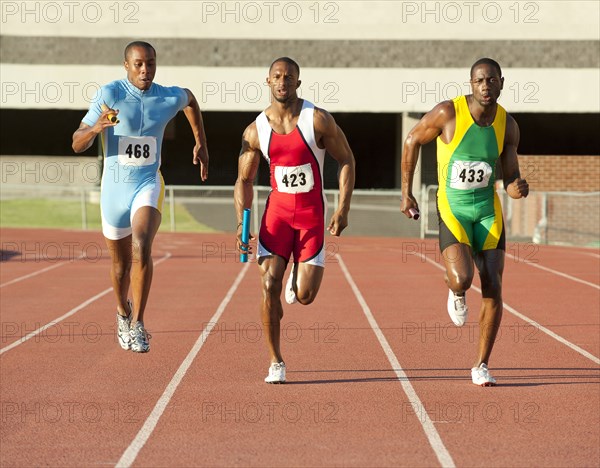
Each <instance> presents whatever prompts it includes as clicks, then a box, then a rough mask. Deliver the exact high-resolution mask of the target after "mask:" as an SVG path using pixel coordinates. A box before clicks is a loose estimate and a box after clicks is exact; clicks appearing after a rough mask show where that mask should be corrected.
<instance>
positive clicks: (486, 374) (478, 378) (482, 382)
mask: <svg viewBox="0 0 600 468" xmlns="http://www.w3.org/2000/svg"><path fill="white" fill-rule="evenodd" d="M471 379H473V383H474V384H475V385H479V386H481V387H493V386H494V385H496V379H495V378H494V377H492V374H490V371H489V370H488V367H487V364H485V363H483V364H480V365H479V367H473V368H472V369H471Z"/></svg>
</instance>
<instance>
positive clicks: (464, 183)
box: [450, 161, 492, 190]
mask: <svg viewBox="0 0 600 468" xmlns="http://www.w3.org/2000/svg"><path fill="white" fill-rule="evenodd" d="M491 175H492V166H490V165H489V164H488V163H486V162H485V161H454V163H453V164H452V170H451V171H450V187H451V188H453V189H458V190H469V189H476V188H483V187H487V186H488V183H489V181H490V176H491Z"/></svg>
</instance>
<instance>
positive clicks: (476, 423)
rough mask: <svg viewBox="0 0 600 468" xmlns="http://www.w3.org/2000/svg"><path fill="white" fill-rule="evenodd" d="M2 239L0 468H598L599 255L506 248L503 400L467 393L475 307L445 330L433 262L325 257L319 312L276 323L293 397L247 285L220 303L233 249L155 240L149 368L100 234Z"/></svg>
mask: <svg viewBox="0 0 600 468" xmlns="http://www.w3.org/2000/svg"><path fill="white" fill-rule="evenodd" d="M0 235H1V242H2V250H3V251H5V252H4V253H3V254H4V255H3V262H2V264H1V266H2V268H1V269H0V270H1V271H0V288H1V289H0V301H1V325H2V336H1V341H0V353H2V354H1V356H0V376H1V382H0V400H1V421H2V424H1V430H0V437H1V438H0V447H1V448H0V464H1V465H2V466H32V465H51V466H57V465H60V466H93V465H112V466H114V465H116V464H117V463H118V462H119V460H120V461H121V464H123V465H128V464H133V466H235V465H239V466H258V465H261V466H265V465H266V466H439V465H440V464H441V462H440V460H441V461H442V462H443V463H445V464H447V465H452V464H454V465H456V466H481V465H485V466H598V465H599V464H600V449H599V447H600V429H599V425H598V421H599V416H600V389H599V386H598V384H599V383H600V372H599V366H598V362H599V361H598V356H600V334H599V327H600V317H599V313H600V290H599V288H598V285H599V284H600V256H599V255H598V250H597V249H596V250H593V249H569V248H565V247H539V246H533V245H527V244H515V245H511V246H510V247H509V249H508V253H509V254H511V255H513V256H514V257H515V258H511V257H507V259H506V267H505V281H504V301H505V304H506V305H507V306H508V307H506V308H505V312H504V314H505V315H504V319H503V326H502V330H501V335H500V336H499V338H498V340H497V344H496V347H495V349H494V353H493V355H492V360H491V362H490V368H491V370H492V373H493V375H494V376H495V377H496V379H497V380H498V383H499V385H498V386H497V387H493V388H479V387H476V386H474V385H472V384H471V383H470V373H469V369H470V367H471V365H472V363H473V361H474V359H475V353H476V343H477V337H478V327H477V323H476V320H477V310H478V308H479V306H480V298H479V294H478V293H477V292H476V291H475V290H471V291H470V292H469V293H468V303H469V306H470V309H471V316H470V320H469V322H468V323H467V324H466V325H465V327H463V328H460V329H459V328H456V327H454V326H452V325H451V324H450V321H449V319H448V317H447V315H446V312H445V300H446V294H447V292H446V289H445V285H444V283H443V279H442V272H441V271H440V270H439V269H438V268H437V267H436V266H435V265H434V263H436V262H439V254H438V253H437V251H436V247H435V244H434V242H432V241H429V240H428V241H423V240H419V239H414V240H411V239H372V238H369V239H359V238H342V239H339V240H337V239H336V240H333V239H331V238H329V242H330V244H329V250H330V252H331V255H330V257H329V261H328V264H327V268H326V274H325V279H324V282H323V286H322V289H321V292H320V294H319V297H318V299H317V301H316V302H315V304H313V305H311V306H309V307H302V306H298V305H295V306H288V305H285V306H284V310H285V316H284V321H283V328H284V335H283V345H282V347H283V353H284V357H285V359H286V363H287V366H288V384H286V385H279V386H275V385H272V386H271V385H266V384H264V383H263V378H264V376H265V374H266V370H267V367H268V358H267V352H266V346H265V343H264V337H263V336H262V331H261V327H260V320H259V314H258V304H259V298H260V290H259V279H258V271H257V267H256V265H255V264H250V265H249V269H248V270H246V271H245V273H242V274H243V278H242V279H241V282H240V284H239V287H237V288H235V290H234V288H232V285H233V284H234V281H235V279H236V277H238V275H240V272H241V271H242V270H243V269H244V268H245V267H244V266H243V265H242V264H240V263H238V262H237V260H236V258H237V256H236V255H235V254H234V253H233V238H232V236H231V235H229V236H227V235H192V234H160V235H159V236H158V238H157V240H156V242H155V251H154V260H155V262H157V263H158V261H159V260H160V259H163V260H162V261H161V263H160V264H158V265H157V266H156V268H155V273H154V275H155V276H154V283H153V288H152V293H151V296H150V301H149V306H148V310H147V317H146V325H147V327H148V329H149V330H150V332H151V333H152V335H153V338H152V341H151V344H152V350H151V352H150V353H148V354H146V355H138V354H134V353H132V352H125V351H122V350H121V349H120V347H119V346H118V344H117V342H116V338H115V326H114V310H115V303H114V299H113V293H112V291H110V292H106V293H104V295H100V294H101V293H103V292H105V291H106V290H107V289H108V288H109V287H110V283H109V278H108V268H109V262H108V255H107V252H106V249H105V248H104V244H103V241H102V238H101V236H100V235H99V234H98V233H85V232H76V231H58V230H54V231H53V230H15V229H3V230H1V231H0ZM82 252H83V253H84V254H86V255H87V257H84V258H79V257H80V255H81V254H82ZM336 253H337V254H338V255H339V257H337V256H336V255H335V254H336ZM168 254H170V255H171V256H170V257H169V256H168ZM423 256H424V257H426V258H428V259H429V260H431V261H426V260H425V259H424V258H423ZM519 259H520V260H519ZM527 262H528V263H527ZM58 264H60V265H59V266H56V267H54V268H52V269H49V270H44V269H46V268H48V267H50V266H53V265H58ZM343 265H345V267H346V268H347V270H348V272H349V274H350V275H351V281H353V282H354V283H355V285H356V289H353V287H352V285H351V283H350V282H349V280H348V278H347V277H346V276H345V274H344V271H343V268H342V266H343ZM539 267H543V268H539ZM550 270H553V271H550ZM33 273H38V274H35V275H31V274H33ZM559 274H562V275H568V276H569V277H566V276H560V275H559ZM27 275H31V276H27ZM577 279H579V280H581V281H583V282H581V281H579V282H578V281H577ZM587 283H591V284H587ZM3 285H4V286H3ZM478 285H479V283H478V281H477V280H476V281H475V286H478ZM594 285H595V287H594ZM230 288H231V291H232V294H231V297H230V300H229V301H228V299H229V298H228V299H226V296H227V294H228V291H230ZM98 295H99V296H98ZM95 296H98V297H97V298H96V299H95V300H94V301H91V302H90V301H89V300H90V299H91V298H93V297H95ZM357 297H360V298H362V299H364V303H363V304H362V305H361V303H360V302H359V299H357ZM86 301H88V304H87V305H83V304H85V303H86ZM220 306H221V309H219V307H220ZM363 306H365V307H367V308H368V309H367V310H366V312H365V310H364V308H363ZM223 307H224V308H223ZM509 309H510V310H513V311H515V312H516V313H517V314H522V315H523V316H526V317H528V318H529V319H530V320H533V321H534V322H535V323H538V324H540V325H541V326H543V327H545V328H546V329H548V330H549V332H550V333H551V332H553V333H555V334H557V335H559V337H562V338H563V339H565V340H567V341H568V343H570V344H571V346H569V345H568V344H565V343H563V342H560V341H558V340H557V339H556V338H555V337H552V336H550V335H549V334H548V333H546V332H545V331H544V330H543V329H542V328H540V327H538V326H535V325H531V324H530V323H528V322H526V321H524V320H523V319H522V318H519V317H518V316H517V315H514V314H513V313H511V311H510V310H509ZM218 310H220V313H221V312H222V315H220V316H219V317H218V318H219V319H218V321H217V322H216V323H210V322H211V320H212V319H213V317H214V316H215V313H216V312H217V311H218ZM369 311H370V313H371V314H372V315H373V318H374V320H375V321H376V322H377V325H378V326H379V329H380V330H381V333H382V334H383V337H384V338H383V339H384V340H387V343H389V349H388V351H387V355H386V352H384V349H383V348H382V345H381V344H380V341H379V340H378V338H377V335H376V333H375V332H374V330H373V328H372V326H371V324H370V323H369V320H368V319H367V315H366V314H368V313H369ZM67 312H72V314H71V315H70V316H69V317H67V318H64V320H62V321H60V322H56V323H53V322H54V321H55V320H56V319H57V318H59V317H61V316H63V315H64V314H65V313H67ZM47 324H50V326H49V327H48V328H47V329H45V330H43V331H42V332H40V333H38V334H36V335H35V336H33V337H31V338H30V339H28V340H26V341H23V342H21V343H19V340H21V339H22V338H23V337H25V336H26V335H27V334H28V333H30V332H32V331H34V330H37V329H39V328H40V327H42V326H44V325H47ZM207 326H210V327H212V330H211V332H210V334H209V335H208V337H207V339H206V340H205V342H204V344H203V345H202V347H201V348H199V349H198V346H199V341H198V339H199V337H200V335H201V334H202V332H203V330H205V329H206V328H207ZM195 344H196V345H197V346H196V348H195V351H194V352H195V354H193V355H190V354H189V353H190V351H191V350H192V349H193V347H194V345H195ZM11 346H12V347H11ZM7 347H9V348H7ZM578 350H581V352H579V351H578ZM582 353H583V354H582ZM586 353H587V355H586ZM589 355H591V356H592V357H591V358H590V356H589ZM390 356H392V358H390ZM393 356H395V358H397V361H398V364H399V366H401V368H393V367H392V365H391V364H390V359H395V358H394V357H393ZM182 363H183V365H182ZM180 366H181V368H180ZM178 369H179V372H180V374H179V377H180V379H177V378H175V379H174V376H175V375H176V373H177V372H178ZM403 372H404V373H405V375H406V376H407V377H408V379H406V378H404V377H402V375H403ZM399 375H400V377H399ZM169 385H170V386H169ZM411 389H412V390H411ZM411 391H414V395H413V396H412V397H409V396H407V393H406V392H408V394H409V395H410V394H411V393H410V392H411ZM161 396H162V398H161ZM411 398H412V404H411ZM415 398H416V399H415ZM436 440H437V442H436Z"/></svg>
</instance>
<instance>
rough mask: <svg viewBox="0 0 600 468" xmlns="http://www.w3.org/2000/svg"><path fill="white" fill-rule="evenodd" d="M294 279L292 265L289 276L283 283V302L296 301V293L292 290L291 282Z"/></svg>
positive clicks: (293, 302) (290, 302)
mask: <svg viewBox="0 0 600 468" xmlns="http://www.w3.org/2000/svg"><path fill="white" fill-rule="evenodd" d="M293 280H294V267H293V266H292V271H291V272H290V277H289V278H288V280H287V283H285V302H287V303H288V304H295V303H296V302H298V298H297V297H296V293H295V292H294V286H293V285H292V282H293Z"/></svg>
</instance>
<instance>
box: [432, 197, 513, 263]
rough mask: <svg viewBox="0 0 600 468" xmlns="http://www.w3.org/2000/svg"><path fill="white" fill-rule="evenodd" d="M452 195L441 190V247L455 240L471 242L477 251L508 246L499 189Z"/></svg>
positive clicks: (439, 205)
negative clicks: (497, 192)
mask: <svg viewBox="0 0 600 468" xmlns="http://www.w3.org/2000/svg"><path fill="white" fill-rule="evenodd" d="M486 192H487V191H485V192H482V193H480V194H470V195H468V196H465V195H466V194H464V195H462V196H461V197H460V198H453V197H451V196H448V193H447V192H440V191H439V190H438V193H437V212H438V219H439V224H440V230H439V233H440V234H439V240H440V250H441V251H442V252H443V251H444V250H445V249H446V248H447V247H448V246H450V245H452V244H466V245H469V246H471V248H472V250H473V252H474V253H478V252H481V251H483V250H493V249H500V250H506V240H505V235H504V222H503V219H502V205H501V204H500V198H498V195H497V194H496V192H495V191H494V192H492V193H493V195H492V193H489V192H488V193H486Z"/></svg>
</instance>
